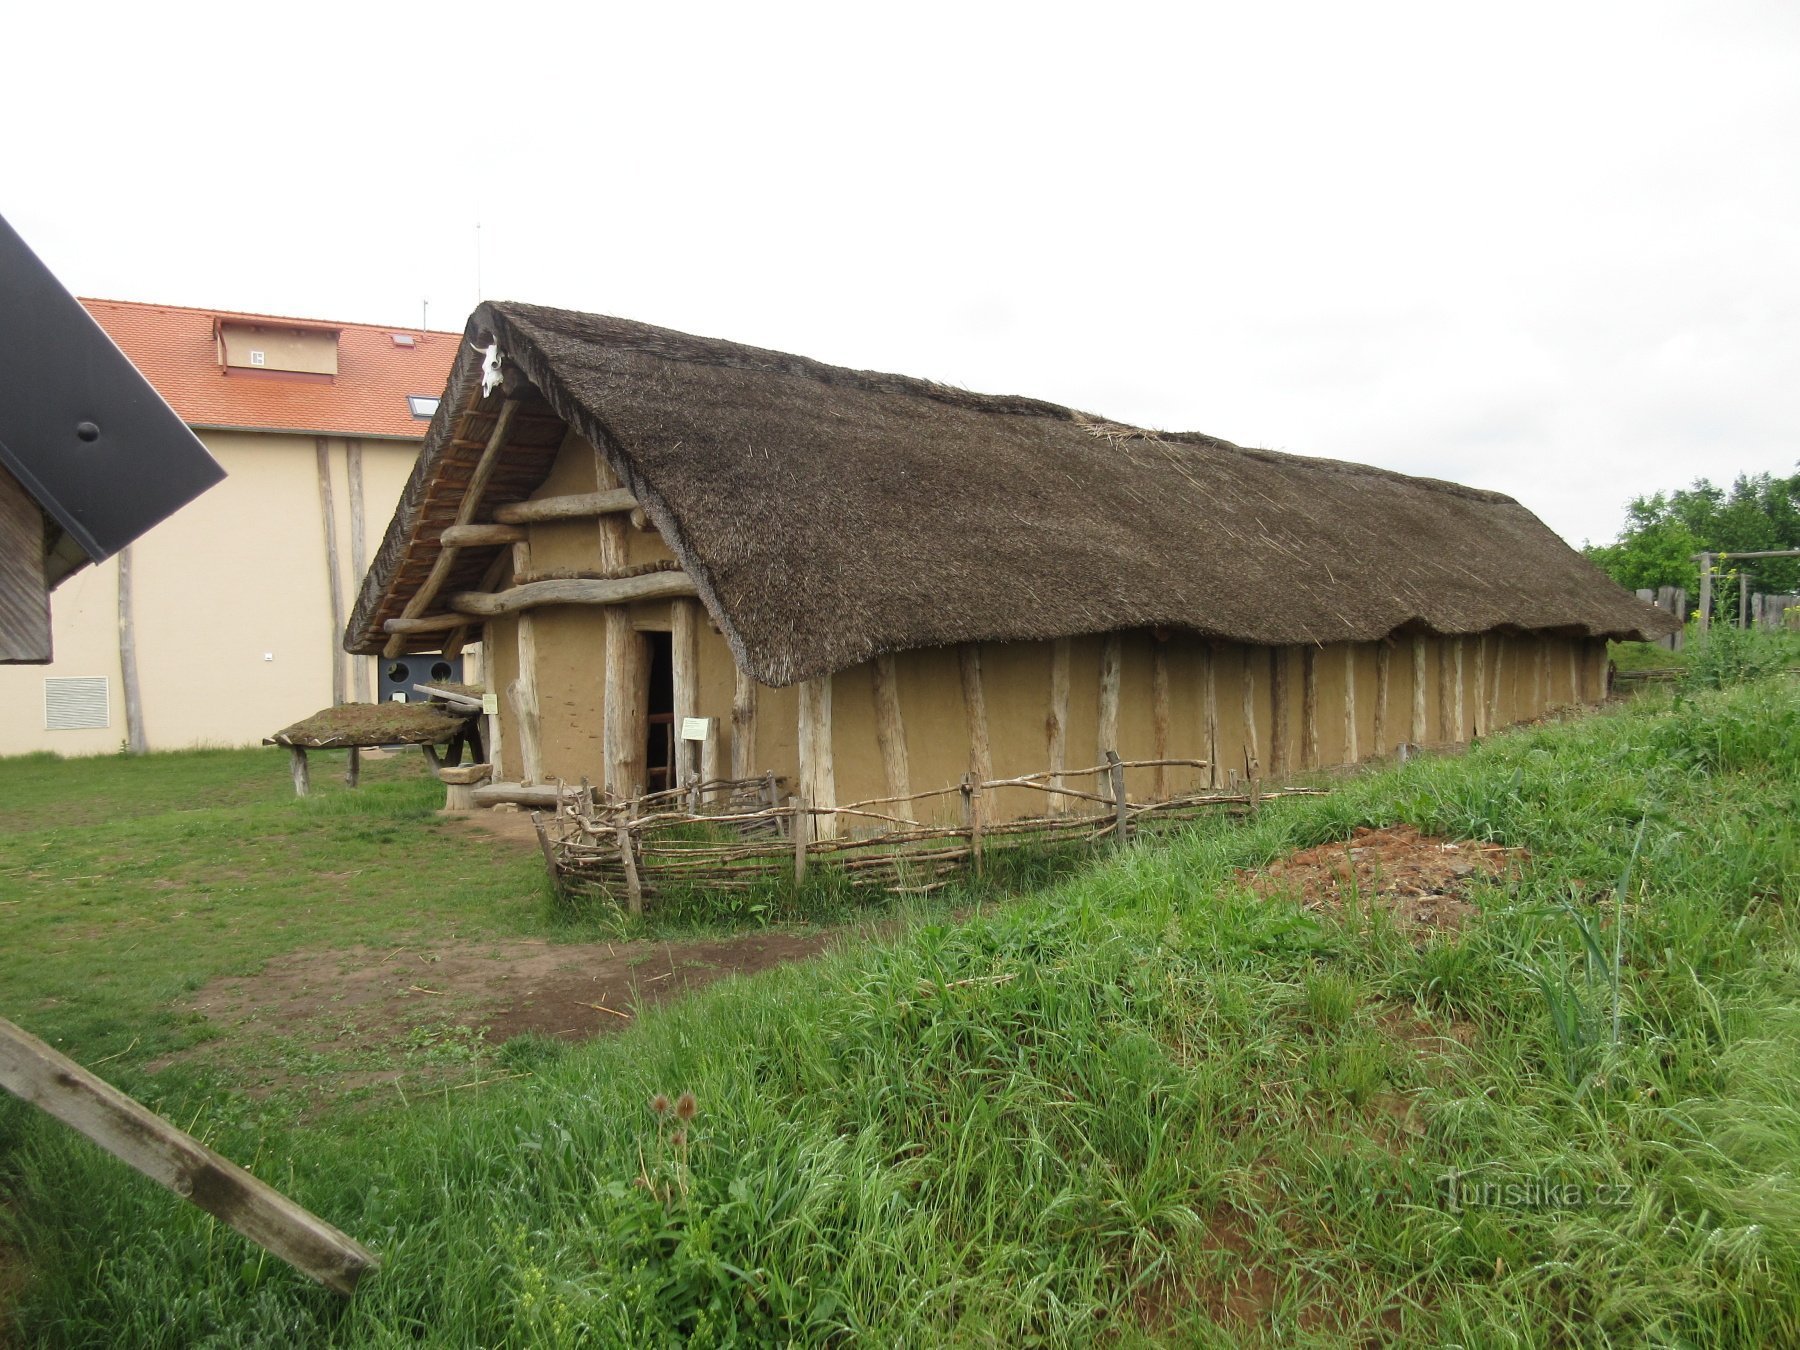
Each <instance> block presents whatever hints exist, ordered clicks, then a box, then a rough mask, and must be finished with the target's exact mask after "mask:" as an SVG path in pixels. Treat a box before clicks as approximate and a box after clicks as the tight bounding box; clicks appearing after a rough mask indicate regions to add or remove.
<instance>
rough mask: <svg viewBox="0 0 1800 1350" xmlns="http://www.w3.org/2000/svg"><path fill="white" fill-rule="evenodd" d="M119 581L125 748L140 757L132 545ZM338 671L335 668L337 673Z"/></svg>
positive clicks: (144, 746) (122, 557) (143, 737)
mask: <svg viewBox="0 0 1800 1350" xmlns="http://www.w3.org/2000/svg"><path fill="white" fill-rule="evenodd" d="M118 581H119V693H120V695H121V697H122V698H123V699H124V702H125V748H126V750H127V751H128V752H130V753H131V754H134V755H141V754H144V753H146V752H147V751H148V750H149V748H150V742H149V737H148V735H147V734H146V732H145V731H144V688H143V684H142V682H141V681H140V680H139V679H138V659H137V618H136V613H135V607H134V592H135V590H136V575H135V569H134V567H133V559H132V551H131V545H129V544H127V545H126V546H125V547H124V548H122V549H120V550H119V554H118ZM336 669H337V668H336V667H335V666H334V667H333V670H334V672H335V671H336ZM341 678H342V677H341V674H334V677H333V680H334V684H335V682H336V681H337V680H338V679H341Z"/></svg>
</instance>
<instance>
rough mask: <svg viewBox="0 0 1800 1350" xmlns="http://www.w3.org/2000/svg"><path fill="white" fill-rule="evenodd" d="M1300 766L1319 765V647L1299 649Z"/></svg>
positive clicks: (1307, 767) (1306, 767)
mask: <svg viewBox="0 0 1800 1350" xmlns="http://www.w3.org/2000/svg"><path fill="white" fill-rule="evenodd" d="M1300 767H1301V768H1303V769H1316V768H1318V767H1319V649H1318V648H1317V647H1316V646H1313V645H1312V644H1310V643H1309V644H1308V645H1306V646H1304V647H1302V648H1301V649H1300Z"/></svg>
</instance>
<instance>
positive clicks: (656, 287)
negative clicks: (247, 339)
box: [0, 0, 1800, 543]
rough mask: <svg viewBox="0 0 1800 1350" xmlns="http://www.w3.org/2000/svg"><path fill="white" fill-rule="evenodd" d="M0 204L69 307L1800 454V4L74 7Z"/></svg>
mask: <svg viewBox="0 0 1800 1350" xmlns="http://www.w3.org/2000/svg"><path fill="white" fill-rule="evenodd" d="M5 44H6V48H7V51H8V57H9V59H8V60H7V62H6V65H7V75H6V79H5V82H4V85H3V86H0V114H3V115H4V125H6V126H7V127H8V129H9V134H8V137H7V148H6V151H5V152H4V156H3V157H0V165H3V166H4V167H3V168H0V214H4V215H5V216H6V217H7V218H8V219H9V220H10V221H11V222H12V224H13V225H14V227H15V228H16V229H18V231H19V232H20V233H21V234H22V235H23V236H24V237H25V239H26V241H27V242H28V243H30V244H31V245H32V247H33V248H35V249H36V250H37V252H38V253H39V254H40V256H42V257H43V258H44V260H45V261H46V262H47V263H48V264H49V265H50V266H51V268H52V269H53V270H54V271H55V272H56V273H57V275H58V276H59V277H60V278H61V279H62V281H63V282H64V284H65V285H67V286H69V287H70V289H72V290H74V291H76V292H78V293H80V294H86V295H99V296H106V297H113V298H120V299H131V300H151V301H161V302H165V303H171V304H189V305H199V306H217V307H220V308H235V309H249V310H259V311H265V312H272V313H280V314H296V315H306V316H314V317H322V318H331V319H339V320H365V321H370V322H382V323H393V324H396V325H402V324H405V325H416V324H417V323H418V322H419V315H420V302H421V301H422V300H426V299H429V301H430V304H431V319H432V325H433V326H434V327H450V328H460V327H461V325H462V321H463V319H464V318H465V317H466V316H467V314H468V311H469V310H470V308H472V307H473V304H474V302H475V301H476V299H477V298H478V293H477V265H476V255H477V249H476V237H477V232H476V223H477V220H479V222H480V226H481V229H480V239H481V248H480V255H481V269H480V278H481V290H480V294H481V295H483V296H485V297H487V298H493V299H517V300H531V301H537V302H540V303H544V304H552V305H560V306H565V307H568V308H574V309H589V310H596V311H600V312H605V313H611V314H618V315H623V316H626V317H629V318H633V319H641V320H644V321H646V322H650V323H657V324H662V325H665V326H668V327H673V328H680V329H685V330H687V331H689V332H696V333H703V334H706V335H709V336H714V337H724V338H731V339H734V340H737V341H742V342H750V343H755V344H758V345H762V346H769V347H776V348H780V349H783V350H787V351H795V352H801V353H804V354H805V355H808V356H813V357H817V358H820V359H822V360H827V361H833V362H837V363H841V364H846V365H854V366H864V367H870V368H874V369H880V370H894V371H900V372H902V373H905V374H909V375H919V376H925V377H928V378H931V379H936V380H942V381H945V382H947V383H952V384H958V385H963V386H966V387H969V388H973V389H979V390H983V391H987V392H994V393H1021V394H1030V395H1034V396H1037V397H1040V398H1047V399H1050V400H1053V401H1055V402H1059V403H1067V404H1072V405H1074V406H1076V407H1080V408H1084V409H1086V410H1088V411H1091V412H1096V413H1100V414H1103V415H1105V416H1108V417H1112V418H1115V419H1118V420H1121V421H1128V422H1136V423H1140V424H1144V425H1149V426H1154V427H1160V428H1165V429H1171V430H1175V429H1179V430H1197V431H1205V432H1210V433H1212V434H1213V435H1218V436H1224V437H1226V438H1228V439H1231V440H1235V441H1238V442H1240V443H1243V444H1249V445H1264V446H1271V447H1275V448H1278V449H1285V450H1293V451H1298V452H1301V453H1307V454H1320V455H1330V456H1334V457H1340V458H1345V459H1355V460H1362V461H1366V462H1368V463H1373V464H1381V465H1386V466H1389V467H1392V468H1396V469H1400V470H1403V471H1405V472H1409V473H1420V474H1429V475H1433V476H1437V477H1444V478H1451V479H1456V480H1459V481H1462V482H1466V483H1471V484H1476V485H1479V486H1483V487H1491V488H1497V489H1499V490H1501V491H1503V492H1508V493H1511V494H1512V495H1514V496H1516V497H1518V498H1519V499H1520V500H1521V501H1523V502H1524V503H1525V504H1526V505H1527V506H1529V507H1530V508H1532V509H1533V510H1535V511H1536V512H1537V513H1538V514H1539V515H1540V516H1542V517H1543V518H1544V519H1545V520H1546V521H1547V522H1548V523H1549V524H1550V525H1551V526H1552V527H1553V528H1555V529H1557V530H1558V531H1560V532H1561V533H1562V534H1563V535H1565V536H1566V537H1567V538H1569V539H1570V540H1571V541H1572V542H1577V543H1578V542H1580V541H1581V540H1582V539H1584V538H1588V539H1593V540H1596V541H1598V540H1602V539H1608V538H1611V537H1612V535H1613V534H1614V533H1615V532H1616V530H1617V528H1618V526H1619V524H1620V521H1621V518H1622V511H1623V506H1624V502H1625V500H1626V498H1627V497H1629V496H1631V495H1633V494H1635V493H1639V492H1647V491H1652V490H1655V489H1657V488H1661V487H1672V486H1679V485H1682V484H1685V483H1686V482H1687V481H1689V480H1691V479H1692V478H1694V477H1696V476H1698V475H1702V474H1704V475H1709V476H1712V477H1714V478H1729V477H1730V476H1731V475H1732V474H1734V473H1736V472H1738V471H1741V470H1747V471H1761V470H1770V471H1774V472H1792V471H1793V465H1794V464H1795V462H1796V460H1797V459H1800V436H1796V434H1795V433H1796V429H1797V428H1800V378H1796V377H1797V375H1800V371H1796V357H1797V356H1800V163H1797V160H1800V4H1795V3H1794V0H1768V2H1766V3H1763V2H1760V0H1707V2H1706V3H1696V4H1671V3H1662V2H1661V0H1633V2H1632V3H1619V4H1612V3H1583V2H1582V0H1558V2H1556V3H1539V2H1538V0H1510V2H1509V3H1507V4H1505V5H1480V6H1477V5H1473V4H1456V3H1445V2H1444V0H1429V2H1428V3H1401V2H1398V0H1360V3H1355V4H1350V3H1344V0H1327V2H1325V3H1258V4H1245V3H1243V2H1242V0H1233V2H1232V3H1230V4H1216V3H1211V2H1210V0H1208V2H1207V3H1199V4H1188V5H1179V6H1177V5H1167V6H1152V5H1137V4H1119V3H1111V4H1098V3H1093V0H1088V2H1087V3H1084V4H1081V5H1076V6H1069V7H1059V6H1054V5H1048V4H1042V3H1038V4H1021V5H1007V6H1000V5H979V4H964V5H937V4H923V3H908V4H905V5H882V6H859V5H852V4H845V3H837V4H831V5H824V6H819V7H817V8H807V9H803V8H799V7H788V6H775V5H753V4H744V3H742V2H741V0H740V2H739V3H736V4H731V5H722V6H718V7H712V6H701V5H662V6H656V5H646V4H643V3H634V4H631V5H629V6H626V5H620V6H616V7H615V6H611V5H591V6H570V7H559V6H546V5H529V4H524V3H489V4H486V5H481V6H464V5H447V4H439V5H429V6H425V5H419V6H414V5H399V4H386V3H381V0H365V3H363V4H360V5H315V6H311V7H307V6H292V5H257V4H253V3H251V4H246V3H241V2H240V3H237V4H234V5H229V6H221V7H213V6H200V5H179V4H178V5H173V6H149V5H131V6H128V7H120V8H118V9H117V10H116V12H115V11H111V10H109V9H108V8H107V7H104V6H93V5H79V6H78V5H63V6H52V5H32V6H25V7H21V8H20V10H18V11H17V12H15V13H12V14H11V15H10V16H9V18H8V21H7V36H6V39H5Z"/></svg>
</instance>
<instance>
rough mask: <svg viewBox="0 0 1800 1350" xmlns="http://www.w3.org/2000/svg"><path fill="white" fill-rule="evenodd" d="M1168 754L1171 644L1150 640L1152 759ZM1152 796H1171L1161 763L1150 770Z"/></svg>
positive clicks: (1159, 798) (1167, 779) (1160, 797)
mask: <svg viewBox="0 0 1800 1350" xmlns="http://www.w3.org/2000/svg"><path fill="white" fill-rule="evenodd" d="M1168 757H1169V644H1168V643H1167V642H1158V641H1155V640H1154V639H1152V641H1151V643H1150V758H1151V759H1167V758H1168ZM1150 795H1151V796H1152V797H1153V798H1154V799H1155V800H1157V801H1165V800H1167V798H1168V795H1169V771H1168V768H1167V766H1165V765H1162V764H1158V765H1157V766H1156V767H1155V768H1153V769H1152V770H1150Z"/></svg>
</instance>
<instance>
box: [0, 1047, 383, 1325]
mask: <svg viewBox="0 0 1800 1350" xmlns="http://www.w3.org/2000/svg"><path fill="white" fill-rule="evenodd" d="M0 1087H4V1088H5V1089H6V1090H7V1091H8V1092H10V1093H12V1094H13V1095H14V1096H15V1097H19V1098H21V1099H23V1100H24V1101H28V1102H30V1103H31V1104H32V1105H33V1106H37V1107H40V1108H42V1109H43V1110H44V1111H47V1112H48V1113H49V1114H51V1115H53V1116H55V1117H56V1118H57V1119H58V1120H60V1121H62V1122H63V1124H65V1125H67V1126H69V1127H70V1128H71V1129H74V1130H77V1131H79V1132H80V1133H82V1134H84V1135H86V1136H87V1137H88V1138H89V1139H91V1140H93V1141H94V1142H95V1143H96V1144H98V1145H100V1147H101V1148H103V1149H105V1150H106V1151H107V1152H108V1153H110V1154H112V1155H113V1156H114V1157H115V1158H118V1159H119V1160H120V1161H122V1162H124V1163H125V1164H127V1165H128V1166H130V1167H132V1168H135V1169H136V1170H137V1171H139V1172H142V1173H143V1174H144V1175H145V1176H147V1177H149V1178H150V1179H151V1180H152V1181H154V1182H156V1183H157V1184H158V1185H160V1186H163V1187H166V1188H167V1189H169V1190H171V1191H173V1192H174V1193H175V1194H176V1195H178V1196H180V1197H181V1198H182V1199H183V1200H187V1201H189V1202H191V1203H193V1204H195V1205H198V1206H199V1207H200V1208H201V1209H203V1210H205V1211H206V1212H207V1213H208V1214H210V1215H212V1216H213V1217H214V1218H215V1219H218V1220H219V1221H220V1222H222V1223H227V1224H230V1225H231V1226H232V1227H233V1228H235V1229H236V1230H237V1231H238V1232H240V1233H242V1234H243V1235H244V1236H245V1237H247V1238H249V1239H250V1240H251V1241H252V1242H254V1243H256V1244H257V1245H258V1246H260V1247H263V1248H265V1249H266V1250H268V1251H270V1252H272V1253H274V1254H275V1255H276V1256H278V1257H280V1258H281V1259H282V1260H283V1261H286V1262H287V1263H288V1264H289V1265H290V1266H292V1267H294V1269H296V1270H298V1271H301V1272H302V1273H304V1274H306V1275H310V1276H311V1277H312V1278H313V1279H315V1280H317V1281H318V1282H319V1283H320V1284H322V1285H324V1286H325V1287H326V1288H327V1289H331V1290H334V1291H336V1292H337V1293H340V1294H343V1295H344V1296H345V1297H349V1295H350V1294H351V1293H353V1292H354V1291H355V1289H356V1285H357V1281H359V1280H360V1279H361V1278H362V1277H363V1276H364V1275H365V1274H367V1273H368V1272H369V1271H371V1270H375V1269H378V1268H379V1267H380V1264H381V1262H380V1260H379V1259H378V1258H377V1257H376V1255H375V1254H374V1253H373V1252H371V1251H370V1250H369V1249H368V1248H366V1247H364V1246H363V1245H362V1244H361V1243H359V1242H357V1241H356V1240H355V1239H354V1238H351V1237H349V1236H347V1235H345V1234H344V1233H341V1232H339V1231H338V1230H337V1229H336V1228H333V1227H332V1226H331V1225H330V1224H328V1223H326V1222H325V1221H324V1220H323V1219H321V1218H319V1217H317V1216H316V1215H314V1214H312V1213H311V1212H310V1211H308V1210H306V1209H304V1208H302V1207H301V1206H299V1205H297V1204H295V1203H294V1202H293V1201H292V1200H290V1199H288V1198H287V1197H286V1196H285V1195H283V1194H281V1192H280V1191H277V1190H276V1189H275V1188H274V1187H272V1186H270V1185H268V1184H267V1183H266V1182H263V1181H259V1180H258V1179H257V1178H256V1177H254V1176H252V1175H251V1174H250V1173H248V1172H246V1171H245V1170H244V1169H243V1168H241V1167H239V1166H238V1165H237V1164H236V1163H234V1162H232V1161H231V1160H230V1159H228V1158H226V1157H224V1156H223V1155H221V1154H218V1153H214V1152H213V1151H212V1150H211V1149H210V1148H208V1147H206V1145H204V1144H202V1143H201V1142H200V1141H199V1140H197V1139H195V1138H193V1137H192V1136H190V1135H188V1134H186V1133H184V1132H183V1131H181V1130H179V1129H177V1128H176V1127H175V1126H173V1125H171V1124H170V1123H169V1122H168V1121H166V1120H164V1119H163V1118H162V1117H161V1116H159V1115H157V1114H156V1113H155V1112H153V1111H151V1110H149V1109H148V1108H146V1107H144V1106H142V1105H141V1104H139V1103H138V1102H135V1101H133V1100H132V1099H131V1098H130V1097H127V1096H126V1095H125V1094H124V1093H122V1092H120V1091H119V1090H118V1089H117V1088H115V1087H113V1086H112V1085H111V1084H110V1083H107V1082H105V1081H104V1080H102V1079H100V1078H98V1077H96V1076H95V1075H94V1074H91V1073H89V1072H88V1071H87V1070H86V1069H84V1068H82V1067H81V1066H80V1065H79V1064H77V1063H76V1062H75V1061H74V1060H72V1059H70V1058H68V1057H67V1056H66V1055H62V1054H58V1053H57V1052H56V1051H55V1050H52V1049H51V1048H50V1047H49V1046H47V1045H45V1044H44V1043H43V1042H42V1041H40V1040H39V1039H38V1038H37V1037H35V1036H33V1035H31V1034H30V1033H29V1032H27V1031H25V1030H23V1029H22V1028H20V1027H16V1026H14V1025H13V1024H12V1023H11V1022H8V1021H6V1020H5V1019H3V1018H0Z"/></svg>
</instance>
